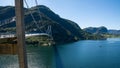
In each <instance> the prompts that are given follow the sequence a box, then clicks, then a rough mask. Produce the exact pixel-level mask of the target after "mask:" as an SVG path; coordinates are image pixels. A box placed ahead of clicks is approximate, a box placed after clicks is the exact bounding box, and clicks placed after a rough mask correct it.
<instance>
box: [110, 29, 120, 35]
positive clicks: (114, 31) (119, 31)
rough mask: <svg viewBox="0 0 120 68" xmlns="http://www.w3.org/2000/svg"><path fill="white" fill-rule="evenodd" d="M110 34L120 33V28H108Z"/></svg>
mask: <svg viewBox="0 0 120 68" xmlns="http://www.w3.org/2000/svg"><path fill="white" fill-rule="evenodd" d="M108 33H109V34H114V35H120V30H112V29H111V30H108Z"/></svg>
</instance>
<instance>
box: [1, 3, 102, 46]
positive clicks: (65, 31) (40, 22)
mask: <svg viewBox="0 0 120 68" xmlns="http://www.w3.org/2000/svg"><path fill="white" fill-rule="evenodd" d="M38 10H39V11H38ZM31 13H32V14H33V16H34V19H35V20H36V21H37V22H36V23H34V21H33V18H32V16H31ZM24 16H25V18H24V20H25V32H26V33H33V32H41V31H40V30H42V31H43V32H46V31H45V29H47V27H48V25H51V27H52V35H53V38H54V41H55V42H56V43H58V44H61V43H69V42H74V41H78V40H83V39H102V38H103V37H102V36H99V37H97V36H96V37H95V35H92V34H89V33H87V32H85V31H83V30H82V29H81V28H80V27H79V26H78V25H77V24H76V23H75V22H73V21H71V20H68V19H63V18H61V17H60V16H59V15H58V14H55V13H54V12H53V11H52V10H50V9H49V8H48V7H46V6H44V5H39V6H35V7H32V8H29V9H28V8H24ZM14 18H15V7H13V6H4V7H3V6H0V23H1V24H5V23H4V22H6V24H5V25H0V28H1V29H0V33H9V32H10V33H11V32H12V33H15V29H16V27H15V26H16V25H15V21H12V20H14ZM8 20H11V23H7V21H8ZM43 27H44V28H43ZM39 29H40V30H39Z"/></svg>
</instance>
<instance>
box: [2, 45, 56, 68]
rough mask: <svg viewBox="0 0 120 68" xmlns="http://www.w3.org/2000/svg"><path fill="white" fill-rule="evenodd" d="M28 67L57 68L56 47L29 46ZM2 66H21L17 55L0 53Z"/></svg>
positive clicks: (10, 67)
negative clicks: (55, 61) (55, 59)
mask: <svg viewBox="0 0 120 68" xmlns="http://www.w3.org/2000/svg"><path fill="white" fill-rule="evenodd" d="M27 59H28V68H55V63H54V61H53V60H54V48H53V47H52V46H50V47H44V46H33V45H28V46H27ZM0 68H19V64H18V56H17V55H0Z"/></svg>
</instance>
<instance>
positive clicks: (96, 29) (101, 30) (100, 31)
mask: <svg viewBox="0 0 120 68" xmlns="http://www.w3.org/2000/svg"><path fill="white" fill-rule="evenodd" d="M83 30H84V31H86V32H88V33H93V34H106V33H108V29H107V28H106V27H104V26H101V27H88V28H84V29H83Z"/></svg>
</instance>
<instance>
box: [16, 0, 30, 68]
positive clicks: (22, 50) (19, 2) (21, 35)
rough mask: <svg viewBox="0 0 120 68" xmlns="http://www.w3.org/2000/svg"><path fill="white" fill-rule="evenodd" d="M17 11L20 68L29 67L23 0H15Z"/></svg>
mask: <svg viewBox="0 0 120 68" xmlns="http://www.w3.org/2000/svg"><path fill="white" fill-rule="evenodd" d="M15 12H16V32H17V48H18V59H19V68H28V66H27V55H26V46H25V28H24V9H23V0H15Z"/></svg>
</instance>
